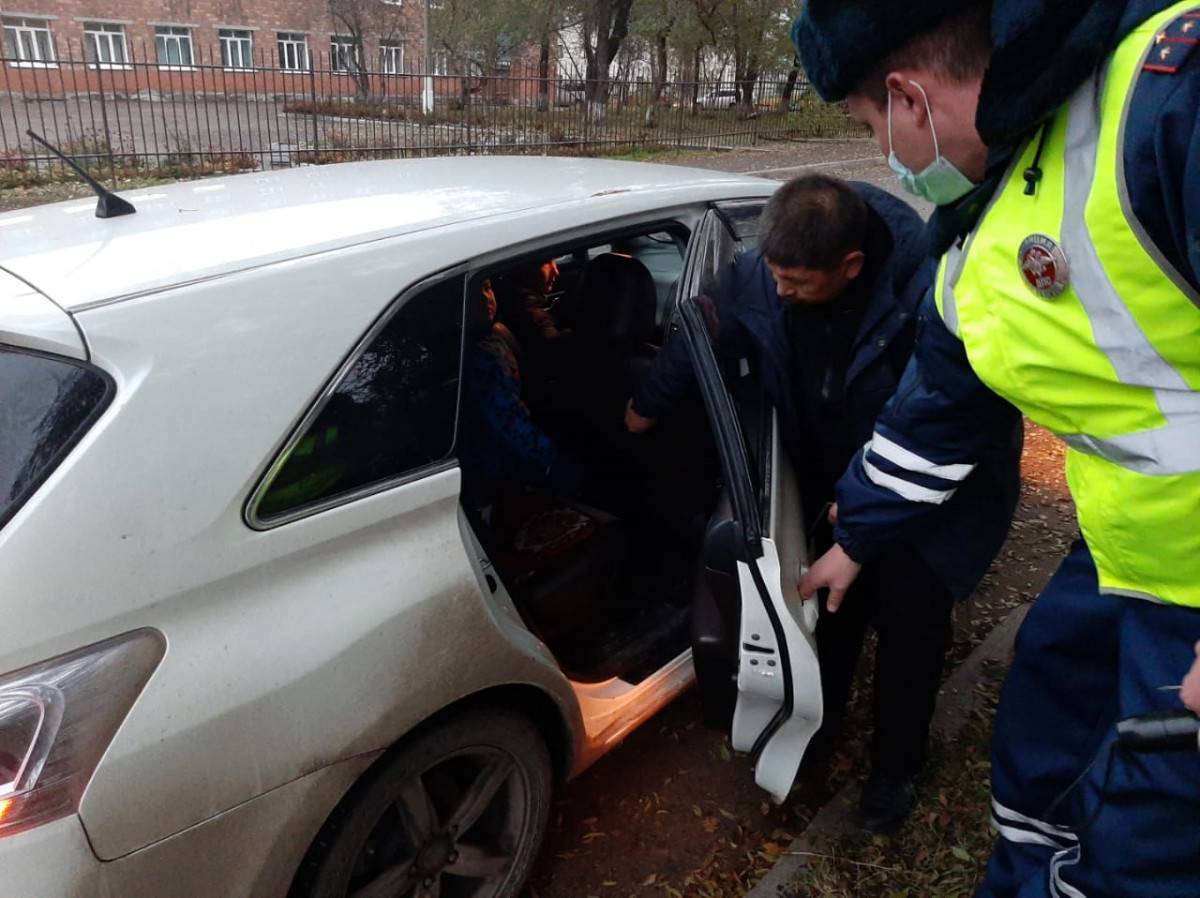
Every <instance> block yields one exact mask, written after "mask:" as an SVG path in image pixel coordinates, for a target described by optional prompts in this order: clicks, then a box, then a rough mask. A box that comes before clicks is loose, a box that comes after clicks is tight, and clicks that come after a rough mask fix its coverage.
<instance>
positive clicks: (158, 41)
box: [154, 25, 196, 72]
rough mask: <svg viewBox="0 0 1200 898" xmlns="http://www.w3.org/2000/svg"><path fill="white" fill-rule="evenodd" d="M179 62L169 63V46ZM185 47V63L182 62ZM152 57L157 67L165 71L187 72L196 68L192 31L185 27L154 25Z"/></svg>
mask: <svg viewBox="0 0 1200 898" xmlns="http://www.w3.org/2000/svg"><path fill="white" fill-rule="evenodd" d="M172 44H173V45H174V46H175V53H176V55H177V56H178V57H179V62H171V61H170V58H171V51H170V47H171V45H172ZM185 46H186V47H187V62H184V61H183V48H184V47H185ZM154 56H155V58H156V59H157V60H158V67H159V68H160V69H163V70H165V71H172V72H189V71H191V70H192V69H194V68H195V67H196V55H195V52H194V48H193V47H192V29H191V28H189V27H187V26H186V25H156V26H155V27H154Z"/></svg>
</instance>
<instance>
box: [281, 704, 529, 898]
mask: <svg viewBox="0 0 1200 898" xmlns="http://www.w3.org/2000/svg"><path fill="white" fill-rule="evenodd" d="M551 789H552V774H551V769H550V754H549V751H548V750H547V748H546V743H545V740H544V739H543V738H542V737H541V734H540V733H538V731H537V728H536V727H534V725H533V724H532V723H530V722H529V721H528V720H527V719H526V718H524V717H522V716H520V715H518V714H514V713H510V712H507V711H475V712H469V713H465V714H462V715H460V716H458V717H454V718H452V719H450V720H448V721H446V722H445V723H443V724H440V725H438V726H436V727H434V728H432V729H430V730H428V731H426V732H424V733H421V734H420V735H418V736H417V737H416V738H415V739H413V740H412V741H411V742H410V743H408V744H406V745H404V746H403V747H402V748H401V749H400V750H399V751H398V752H396V753H395V754H394V755H392V756H391V757H390V758H388V759H387V760H385V761H384V762H382V764H381V765H379V766H378V767H376V768H374V769H372V771H371V772H369V773H368V774H367V776H366V777H364V779H363V780H362V781H361V782H360V783H359V784H357V785H356V786H355V788H354V789H353V790H352V791H351V792H350V794H349V795H348V796H347V798H346V799H344V800H343V801H342V804H341V805H339V807H338V809H337V810H336V811H335V812H334V814H333V815H332V816H331V817H330V819H329V821H328V822H327V823H326V824H325V828H324V829H323V830H322V832H321V834H320V836H318V838H317V841H316V842H315V843H314V845H313V847H312V848H311V849H310V851H309V857H308V858H306V860H305V863H304V867H303V868H302V870H301V871H300V874H299V875H298V877H297V888H294V889H293V891H292V894H293V895H303V896H307V898H516V896H517V894H518V892H519V891H520V889H521V887H522V886H523V885H524V883H525V880H526V879H527V878H528V876H529V872H530V870H531V868H532V866H533V861H534V858H535V857H536V856H537V852H538V848H539V847H540V845H541V841H542V835H543V834H544V832H545V829H546V821H547V819H548V817H549V814H550V796H551Z"/></svg>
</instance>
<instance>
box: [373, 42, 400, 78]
mask: <svg viewBox="0 0 1200 898" xmlns="http://www.w3.org/2000/svg"><path fill="white" fill-rule="evenodd" d="M379 70H380V71H381V72H383V74H385V75H403V74H404V44H403V43H402V42H400V41H381V42H380V44H379Z"/></svg>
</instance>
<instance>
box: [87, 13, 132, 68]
mask: <svg viewBox="0 0 1200 898" xmlns="http://www.w3.org/2000/svg"><path fill="white" fill-rule="evenodd" d="M83 40H84V44H83V49H84V52H85V53H86V54H87V60H88V62H90V63H91V64H92V65H94V66H97V67H98V68H102V69H104V68H109V67H112V68H120V67H122V66H124V65H127V64H128V63H129V54H128V53H127V52H126V47H125V26H124V25H110V24H109V23H107V22H84V23H83Z"/></svg>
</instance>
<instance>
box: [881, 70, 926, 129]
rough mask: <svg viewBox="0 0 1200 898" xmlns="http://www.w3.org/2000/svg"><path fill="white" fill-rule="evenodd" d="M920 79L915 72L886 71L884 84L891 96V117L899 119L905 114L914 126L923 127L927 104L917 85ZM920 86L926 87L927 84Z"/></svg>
mask: <svg viewBox="0 0 1200 898" xmlns="http://www.w3.org/2000/svg"><path fill="white" fill-rule="evenodd" d="M926 80H927V81H928V80H929V79H928V78H926ZM920 81H921V76H920V75H917V74H916V73H915V72H898V71H897V72H888V76H887V78H885V79H884V85H885V86H886V87H887V91H888V93H889V94H891V97H892V118H893V119H894V120H896V121H899V120H900V119H901V118H903V117H906V116H907V117H909V118H910V119H911V121H912V123H913V125H914V126H916V127H917V128H924V127H925V125H926V124H927V123H928V121H929V106H928V104H926V102H925V95H924V94H923V93H922V92H921V87H918V86H917V85H918V83H919V82H920ZM922 86H923V87H926V89H928V85H925V84H922Z"/></svg>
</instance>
